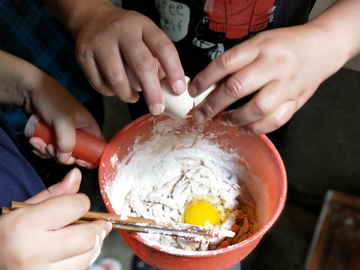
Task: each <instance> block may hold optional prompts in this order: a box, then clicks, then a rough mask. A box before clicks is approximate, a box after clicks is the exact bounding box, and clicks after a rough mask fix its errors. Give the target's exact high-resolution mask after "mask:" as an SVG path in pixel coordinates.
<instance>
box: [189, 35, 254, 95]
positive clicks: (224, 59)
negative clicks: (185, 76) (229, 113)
mask: <svg viewBox="0 0 360 270" xmlns="http://www.w3.org/2000/svg"><path fill="white" fill-rule="evenodd" d="M251 44H252V42H251V40H249V41H248V42H244V43H242V44H240V45H238V46H236V47H234V48H232V49H230V50H228V51H226V52H224V53H223V54H222V55H220V56H219V57H217V58H215V60H214V61H212V62H211V63H210V64H209V65H208V66H207V67H206V68H205V69H204V70H202V71H201V72H200V73H199V74H198V75H197V76H196V77H195V78H194V79H193V81H192V82H191V84H190V86H189V94H190V95H191V96H192V97H195V96H197V95H199V94H201V93H202V92H204V91H205V90H206V89H208V88H209V87H210V86H211V85H213V84H215V83H218V82H220V81H221V80H223V79H225V78H226V77H228V76H229V75H232V74H234V73H235V72H238V71H239V70H241V69H243V68H244V67H246V66H247V65H249V64H251V63H253V61H254V60H255V59H256V58H257V57H258V55H259V51H258V49H257V48H256V47H255V48H252V46H251ZM245 75H249V72H247V73H244V76H242V77H241V79H246V76H245ZM242 83H243V84H244V85H245V81H242Z"/></svg>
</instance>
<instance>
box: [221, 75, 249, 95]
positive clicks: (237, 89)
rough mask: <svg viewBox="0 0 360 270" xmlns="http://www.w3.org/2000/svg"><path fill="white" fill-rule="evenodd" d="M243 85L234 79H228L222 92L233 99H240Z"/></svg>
mask: <svg viewBox="0 0 360 270" xmlns="http://www.w3.org/2000/svg"><path fill="white" fill-rule="evenodd" d="M243 89H244V88H243V85H242V83H241V82H240V81H238V80H237V79H235V78H229V79H228V80H226V82H225V84H224V90H225V92H226V93H227V94H228V95H229V96H231V97H235V98H239V97H241V93H242V92H243Z"/></svg>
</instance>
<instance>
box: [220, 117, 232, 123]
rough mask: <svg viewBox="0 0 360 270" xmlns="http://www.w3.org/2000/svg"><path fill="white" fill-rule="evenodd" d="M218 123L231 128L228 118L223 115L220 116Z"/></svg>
mask: <svg viewBox="0 0 360 270" xmlns="http://www.w3.org/2000/svg"><path fill="white" fill-rule="evenodd" d="M220 123H221V124H223V125H224V126H232V124H231V123H230V122H229V120H228V118H227V117H226V116H224V115H222V116H220Z"/></svg>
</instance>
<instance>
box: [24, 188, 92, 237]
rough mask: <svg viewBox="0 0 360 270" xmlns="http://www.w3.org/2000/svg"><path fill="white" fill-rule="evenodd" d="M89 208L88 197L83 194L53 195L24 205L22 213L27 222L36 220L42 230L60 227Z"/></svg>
mask: <svg viewBox="0 0 360 270" xmlns="http://www.w3.org/2000/svg"><path fill="white" fill-rule="evenodd" d="M89 208H90V201H89V198H88V197H87V196H86V195H84V194H67V195H62V196H55V197H52V198H49V199H47V200H45V201H42V202H40V203H38V204H35V205H31V206H26V211H24V209H25V207H24V208H22V209H19V210H23V211H24V214H27V215H29V219H28V220H29V222H37V223H39V226H40V227H41V228H42V229H44V230H56V229H60V228H62V227H64V226H66V225H68V224H70V223H72V222H73V221H75V220H78V219H79V218H81V217H82V216H83V215H84V214H85V213H86V212H87V211H88V210H89Z"/></svg>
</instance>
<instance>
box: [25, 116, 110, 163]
mask: <svg viewBox="0 0 360 270" xmlns="http://www.w3.org/2000/svg"><path fill="white" fill-rule="evenodd" d="M25 135H26V136H27V137H29V138H31V137H39V138H41V139H42V140H43V141H44V142H45V143H47V144H55V142H56V140H55V133H54V129H53V128H52V127H50V126H49V125H48V124H46V123H45V122H44V121H43V120H41V119H39V118H38V117H37V116H35V115H32V116H31V117H30V119H29V121H28V123H27V124H26V127H25ZM106 146H107V142H105V141H102V140H100V139H98V138H96V137H93V136H91V135H89V134H88V133H86V132H84V131H81V130H76V142H75V147H74V150H73V152H72V156H73V157H76V158H79V159H82V160H85V161H87V162H90V163H92V164H93V165H94V167H97V166H99V164H100V158H101V156H102V154H103V153H104V151H105V148H106Z"/></svg>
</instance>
